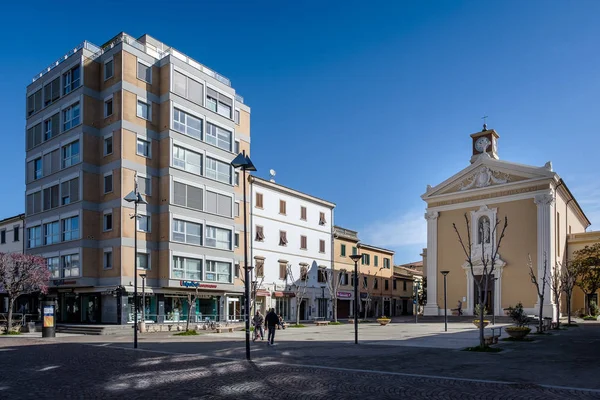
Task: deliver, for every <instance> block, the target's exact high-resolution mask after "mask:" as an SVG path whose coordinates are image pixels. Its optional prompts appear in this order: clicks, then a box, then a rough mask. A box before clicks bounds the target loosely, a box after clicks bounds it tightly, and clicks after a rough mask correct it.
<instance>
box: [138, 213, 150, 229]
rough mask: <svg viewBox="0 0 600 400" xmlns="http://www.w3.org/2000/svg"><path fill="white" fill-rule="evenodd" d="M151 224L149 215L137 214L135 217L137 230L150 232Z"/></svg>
mask: <svg viewBox="0 0 600 400" xmlns="http://www.w3.org/2000/svg"><path fill="white" fill-rule="evenodd" d="M151 229H152V225H151V223H150V216H149V215H139V216H138V218H137V230H138V231H141V232H150V231H151Z"/></svg>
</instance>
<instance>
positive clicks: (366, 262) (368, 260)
mask: <svg viewBox="0 0 600 400" xmlns="http://www.w3.org/2000/svg"><path fill="white" fill-rule="evenodd" d="M360 263H361V264H362V265H371V256H370V255H369V254H363V255H362V259H361V261H360Z"/></svg>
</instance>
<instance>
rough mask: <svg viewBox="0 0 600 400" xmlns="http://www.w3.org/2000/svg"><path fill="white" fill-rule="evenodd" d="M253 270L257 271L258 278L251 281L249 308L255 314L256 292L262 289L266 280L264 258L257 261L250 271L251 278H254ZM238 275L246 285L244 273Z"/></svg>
mask: <svg viewBox="0 0 600 400" xmlns="http://www.w3.org/2000/svg"><path fill="white" fill-rule="evenodd" d="M255 258H256V257H255ZM240 269H241V268H240ZM252 271H256V280H253V281H251V282H250V307H249V308H248V309H249V310H250V314H251V315H254V314H255V312H256V311H254V306H255V303H256V293H257V292H258V289H260V288H261V287H262V284H263V282H264V280H265V274H264V261H262V260H257V261H256V267H255V268H253V269H251V271H250V279H252V276H253V274H252ZM259 274H260V275H261V276H260V277H259V276H258V275H259ZM238 275H239V277H240V278H239V279H240V280H241V281H242V283H243V284H244V287H246V281H245V279H244V274H238Z"/></svg>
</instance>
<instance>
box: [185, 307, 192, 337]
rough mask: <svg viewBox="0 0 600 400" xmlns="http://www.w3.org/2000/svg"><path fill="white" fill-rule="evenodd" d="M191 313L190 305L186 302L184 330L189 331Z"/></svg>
mask: <svg viewBox="0 0 600 400" xmlns="http://www.w3.org/2000/svg"><path fill="white" fill-rule="evenodd" d="M191 314H192V306H191V305H190V304H189V303H188V315H187V321H186V323H185V331H186V332H187V331H189V330H190V315H191Z"/></svg>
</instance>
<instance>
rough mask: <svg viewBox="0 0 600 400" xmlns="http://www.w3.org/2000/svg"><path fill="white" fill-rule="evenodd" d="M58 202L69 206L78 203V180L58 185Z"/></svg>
mask: <svg viewBox="0 0 600 400" xmlns="http://www.w3.org/2000/svg"><path fill="white" fill-rule="evenodd" d="M60 185H61V188H60V193H61V194H60V198H61V200H60V202H61V205H63V206H64V205H67V204H71V203H73V202H75V201H79V178H75V179H71V180H70V181H67V182H63V183H61V184H60Z"/></svg>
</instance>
